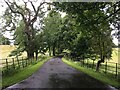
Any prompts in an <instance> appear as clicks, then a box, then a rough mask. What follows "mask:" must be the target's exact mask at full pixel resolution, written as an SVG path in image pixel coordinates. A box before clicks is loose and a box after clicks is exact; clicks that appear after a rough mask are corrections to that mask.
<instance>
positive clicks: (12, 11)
mask: <svg viewBox="0 0 120 90" xmlns="http://www.w3.org/2000/svg"><path fill="white" fill-rule="evenodd" d="M4 1H5V0H4ZM5 3H6V4H7V5H8V7H9V8H10V10H11V12H13V13H18V14H20V15H21V16H22V18H23V20H24V21H25V17H24V15H23V13H21V12H19V11H15V10H13V9H12V8H11V6H10V5H9V3H8V2H7V1H5Z"/></svg>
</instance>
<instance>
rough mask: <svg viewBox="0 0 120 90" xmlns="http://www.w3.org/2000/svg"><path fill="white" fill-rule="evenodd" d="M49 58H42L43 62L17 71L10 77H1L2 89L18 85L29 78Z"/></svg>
mask: <svg viewBox="0 0 120 90" xmlns="http://www.w3.org/2000/svg"><path fill="white" fill-rule="evenodd" d="M50 58H51V57H47V58H44V60H42V61H40V62H38V63H37V64H34V65H29V66H28V67H26V68H23V69H21V70H19V71H18V72H17V73H15V74H13V75H11V76H9V75H8V76H3V77H2V88H6V87H8V86H10V85H13V84H15V83H18V82H20V81H22V80H24V79H26V78H27V77H29V76H31V75H32V74H33V73H34V72H36V71H37V70H38V69H39V68H40V67H41V66H42V65H43V64H44V63H45V62H46V61H48V60H49V59H50Z"/></svg>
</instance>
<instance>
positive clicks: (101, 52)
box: [54, 2, 120, 71]
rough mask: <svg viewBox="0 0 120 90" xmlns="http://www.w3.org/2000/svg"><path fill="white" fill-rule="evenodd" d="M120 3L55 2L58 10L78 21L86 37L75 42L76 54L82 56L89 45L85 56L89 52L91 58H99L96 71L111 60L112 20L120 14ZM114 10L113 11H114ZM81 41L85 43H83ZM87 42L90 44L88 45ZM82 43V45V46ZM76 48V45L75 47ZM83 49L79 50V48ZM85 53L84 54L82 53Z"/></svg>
mask: <svg viewBox="0 0 120 90" xmlns="http://www.w3.org/2000/svg"><path fill="white" fill-rule="evenodd" d="M119 4H120V2H114V3H112V2H101V3H98V2H74V3H73V2H55V3H54V5H55V7H56V9H57V10H60V11H63V12H66V13H67V14H69V15H71V16H72V17H73V18H75V19H76V22H77V25H78V27H79V29H78V30H80V33H82V34H83V35H84V38H83V36H81V37H79V39H78V40H75V43H76V44H75V46H76V47H74V48H75V50H74V51H75V52H76V51H77V50H78V51H77V52H76V53H77V54H79V55H81V54H80V53H79V52H81V51H79V50H82V49H83V47H82V46H84V45H87V49H86V50H85V52H84V53H85V54H86V53H88V51H89V54H90V56H89V58H92V57H93V55H94V57H99V58H100V60H99V61H98V64H97V68H96V70H97V71H98V70H99V65H100V63H102V62H104V60H105V58H110V56H111V51H112V47H111V45H112V38H111V29H110V21H111V20H110V19H111V18H113V17H114V16H115V15H116V14H117V13H119V12H120V8H119V7H118V5H119ZM112 10H113V11H112ZM80 41H84V42H83V43H82V42H80ZM86 41H87V42H88V43H89V42H90V43H89V44H87V43H86ZM81 43H82V44H81ZM73 46H74V45H73ZM79 46H80V48H81V49H78V48H77V47H79ZM88 46H89V47H88ZM81 53H83V52H81Z"/></svg>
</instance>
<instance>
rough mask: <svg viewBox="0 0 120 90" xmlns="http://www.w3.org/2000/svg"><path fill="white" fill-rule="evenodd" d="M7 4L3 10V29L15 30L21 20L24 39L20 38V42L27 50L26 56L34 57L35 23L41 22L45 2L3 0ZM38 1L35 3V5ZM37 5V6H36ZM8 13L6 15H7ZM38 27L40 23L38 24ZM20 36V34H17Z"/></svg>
mask: <svg viewBox="0 0 120 90" xmlns="http://www.w3.org/2000/svg"><path fill="white" fill-rule="evenodd" d="M4 1H5V3H6V4H7V6H8V8H7V9H6V11H5V14H4V15H5V16H4V17H5V20H6V23H5V29H7V30H8V29H9V30H12V29H13V30H16V27H18V25H19V24H20V23H19V22H21V21H22V22H23V28H21V29H22V31H23V33H22V34H23V37H21V38H24V37H25V40H22V41H24V42H22V44H23V45H24V47H25V49H24V50H25V51H26V52H27V56H28V58H33V57H34V50H35V47H34V46H35V42H34V40H35V35H36V34H35V28H36V26H35V23H36V22H37V23H41V20H42V18H43V14H44V12H43V7H44V5H43V4H44V3H46V2H42V1H41V2H36V1H33V0H28V1H24V0H22V1H21V2H20V3H22V4H19V3H18V1H16V0H13V1H10V0H4ZM36 3H38V4H37V5H38V6H37V5H35V4H36ZM36 6H37V7H36ZM7 15H8V16H7ZM39 27H40V25H39ZM19 28H20V27H19ZM19 36H20V35H19Z"/></svg>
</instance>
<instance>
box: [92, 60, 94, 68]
mask: <svg viewBox="0 0 120 90" xmlns="http://www.w3.org/2000/svg"><path fill="white" fill-rule="evenodd" d="M92 69H94V60H93V65H92Z"/></svg>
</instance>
